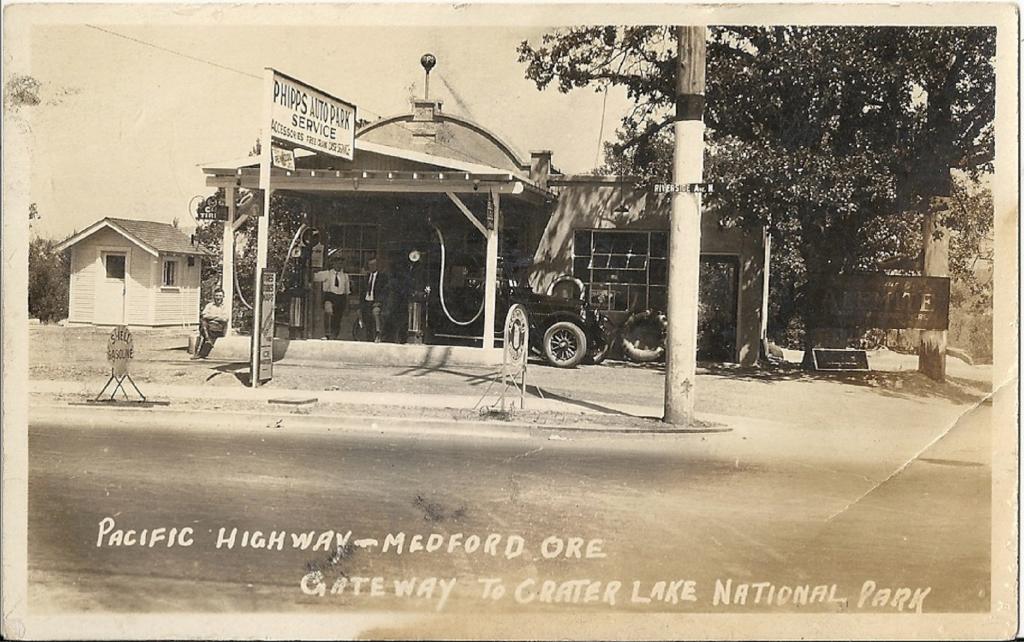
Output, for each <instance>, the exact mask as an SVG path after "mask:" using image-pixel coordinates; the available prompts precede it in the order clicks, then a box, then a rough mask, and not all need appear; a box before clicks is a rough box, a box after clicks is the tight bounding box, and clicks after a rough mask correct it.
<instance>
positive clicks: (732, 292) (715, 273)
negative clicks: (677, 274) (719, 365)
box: [697, 254, 740, 361]
mask: <svg viewBox="0 0 1024 642" xmlns="http://www.w3.org/2000/svg"><path fill="white" fill-rule="evenodd" d="M739 268H740V262H739V257H738V256H721V255H706V254H705V255H702V256H701V257H700V294H699V301H698V306H697V359H698V360H699V361H736V360H737V358H736V317H737V311H738V302H739V273H740V269H739Z"/></svg>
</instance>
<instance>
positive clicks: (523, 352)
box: [502, 303, 530, 375]
mask: <svg viewBox="0 0 1024 642" xmlns="http://www.w3.org/2000/svg"><path fill="white" fill-rule="evenodd" d="M529 333H530V327H529V325H527V322H526V308H524V307H523V306H522V305H520V304H518V303H516V304H515V305H513V306H512V307H510V308H509V309H508V314H507V315H505V332H504V336H503V337H502V339H503V341H502V343H503V344H504V350H505V354H504V357H505V358H504V360H503V361H504V363H505V367H506V368H507V369H508V372H509V374H512V375H518V374H519V372H520V371H522V370H525V369H526V356H527V353H528V352H529Z"/></svg>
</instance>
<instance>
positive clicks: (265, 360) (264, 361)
mask: <svg viewBox="0 0 1024 642" xmlns="http://www.w3.org/2000/svg"><path fill="white" fill-rule="evenodd" d="M260 296H261V297H262V299H263V300H262V302H261V305H260V314H261V319H260V335H259V339H260V345H259V370H258V379H259V380H260V381H268V380H270V379H272V378H273V377H274V308H275V303H276V299H277V274H276V273H274V272H264V273H263V282H262V287H260Z"/></svg>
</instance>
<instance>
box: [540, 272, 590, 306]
mask: <svg viewBox="0 0 1024 642" xmlns="http://www.w3.org/2000/svg"><path fill="white" fill-rule="evenodd" d="M586 291H587V286H586V285H585V284H584V283H583V281H581V280H579V279H577V278H576V277H574V276H572V275H571V274H563V275H562V276H560V277H558V278H557V279H555V280H554V281H552V282H551V285H549V286H548V290H547V294H548V296H555V297H558V298H560V299H567V300H575V299H580V300H582V299H583V295H584V293H586Z"/></svg>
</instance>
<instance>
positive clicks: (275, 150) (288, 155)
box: [270, 147, 295, 171]
mask: <svg viewBox="0 0 1024 642" xmlns="http://www.w3.org/2000/svg"><path fill="white" fill-rule="evenodd" d="M270 154H271V156H272V158H273V163H274V167H280V168H282V169H290V170H293V171H294V170H295V152H294V151H292V150H290V149H284V148H282V147H271V148H270Z"/></svg>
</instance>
